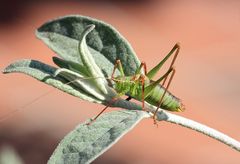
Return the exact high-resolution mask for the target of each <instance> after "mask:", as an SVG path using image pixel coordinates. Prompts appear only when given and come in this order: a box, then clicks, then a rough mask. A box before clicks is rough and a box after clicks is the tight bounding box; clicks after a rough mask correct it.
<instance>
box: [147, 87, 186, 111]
mask: <svg viewBox="0 0 240 164" xmlns="http://www.w3.org/2000/svg"><path fill="white" fill-rule="evenodd" d="M164 91H165V88H163V87H161V86H160V85H158V86H157V87H156V88H155V89H154V90H153V91H152V92H151V93H150V95H149V96H148V97H147V98H146V99H145V101H147V102H148V103H149V104H152V105H154V106H158V104H159V101H160V99H161V97H162V95H163V93H164ZM160 108H162V109H165V110H169V111H174V112H180V111H183V110H184V107H183V104H182V103H181V100H180V99H179V98H177V97H175V96H174V95H173V94H172V93H170V92H168V91H167V92H166V94H165V96H164V97H163V101H162V104H161V106H160Z"/></svg>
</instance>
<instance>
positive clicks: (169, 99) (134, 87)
mask: <svg viewBox="0 0 240 164" xmlns="http://www.w3.org/2000/svg"><path fill="white" fill-rule="evenodd" d="M131 79H132V77H124V79H118V80H119V81H117V82H116V85H115V86H114V89H115V90H116V91H117V92H118V93H119V94H120V95H122V94H127V95H128V96H131V97H132V98H134V99H136V100H139V101H142V84H141V83H140V82H139V81H138V82H131ZM149 84H150V83H149V80H148V79H146V81H145V88H146V87H147V86H148V85H149ZM164 91H165V88H163V87H161V86H160V85H158V86H156V87H155V88H154V89H153V90H152V91H151V92H150V94H149V95H148V96H147V97H146V98H145V101H146V102H148V103H149V104H151V105H154V106H158V104H159V101H160V99H161V97H162V95H163V93H164ZM160 108H162V109H165V110H169V111H175V112H180V111H182V110H184V107H183V105H182V103H181V100H180V99H178V98H177V97H175V96H174V95H173V94H171V93H170V92H168V91H167V92H166V94H165V96H164V98H163V101H162V103H161V106H160Z"/></svg>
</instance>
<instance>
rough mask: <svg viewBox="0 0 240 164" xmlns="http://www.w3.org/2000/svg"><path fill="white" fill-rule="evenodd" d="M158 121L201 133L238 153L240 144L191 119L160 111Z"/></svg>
mask: <svg viewBox="0 0 240 164" xmlns="http://www.w3.org/2000/svg"><path fill="white" fill-rule="evenodd" d="M158 119H159V120H164V121H167V122H171V123H174V124H178V125H181V126H184V127H186V128H189V129H192V130H195V131H198V132H200V133H203V134H205V135H207V136H209V137H211V138H214V139H216V140H218V141H220V142H222V143H224V144H226V145H228V146H230V147H232V148H233V149H235V150H237V151H240V142H238V141H237V140H235V139H233V138H231V137H229V136H227V135H226V134H223V133H222V132H219V131H217V130H215V129H213V128H210V127H208V126H206V125H203V124H200V123H198V122H196V121H193V120H191V119H188V118H185V117H182V116H178V115H175V114H172V113H168V112H166V111H162V112H160V113H158Z"/></svg>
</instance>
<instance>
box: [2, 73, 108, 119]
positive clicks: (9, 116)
mask: <svg viewBox="0 0 240 164" xmlns="http://www.w3.org/2000/svg"><path fill="white" fill-rule="evenodd" d="M95 78H105V79H110V78H109V77H82V78H76V79H74V80H72V81H69V82H66V83H65V84H64V85H68V84H71V83H73V82H75V81H77V80H88V79H95ZM56 90H57V89H56V88H52V89H50V90H48V91H47V92H45V93H43V94H41V95H39V96H38V97H36V98H34V99H33V100H32V101H30V102H29V103H27V104H24V105H22V106H21V107H19V108H17V109H15V110H12V111H11V112H9V113H7V114H4V115H2V116H0V123H1V122H3V121H5V120H7V119H9V118H11V117H12V116H13V115H14V114H16V113H17V112H19V111H23V110H24V109H26V107H28V106H30V105H32V104H34V103H35V102H37V101H38V100H40V99H41V98H43V97H45V96H47V95H48V94H50V93H52V92H53V91H56Z"/></svg>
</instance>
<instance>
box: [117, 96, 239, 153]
mask: <svg viewBox="0 0 240 164" xmlns="http://www.w3.org/2000/svg"><path fill="white" fill-rule="evenodd" d="M114 106H115V107H121V108H127V109H130V110H139V109H141V106H139V105H137V104H136V103H134V102H130V101H125V100H123V99H119V101H118V102H117V103H115V104H114ZM147 110H148V111H151V112H153V111H155V110H156V108H155V107H153V106H148V108H147ZM157 120H158V121H167V122H170V123H174V124H177V125H181V126H183V127H186V128H189V129H191V130H195V131H197V132H200V133H202V134H205V135H207V136H209V137H211V138H213V139H216V140H218V141H220V142H222V143H224V144H226V145H228V146H230V147H232V148H233V149H235V150H237V151H239V152H240V142H239V141H237V140H235V139H233V138H231V137H229V136H227V135H226V134H224V133H222V132H220V131H217V130H215V129H213V128H210V127H208V126H206V125H203V124H201V123H198V122H196V121H193V120H191V119H188V118H185V117H182V116H179V115H176V114H172V113H169V112H167V111H165V110H161V111H159V112H158V114H157Z"/></svg>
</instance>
